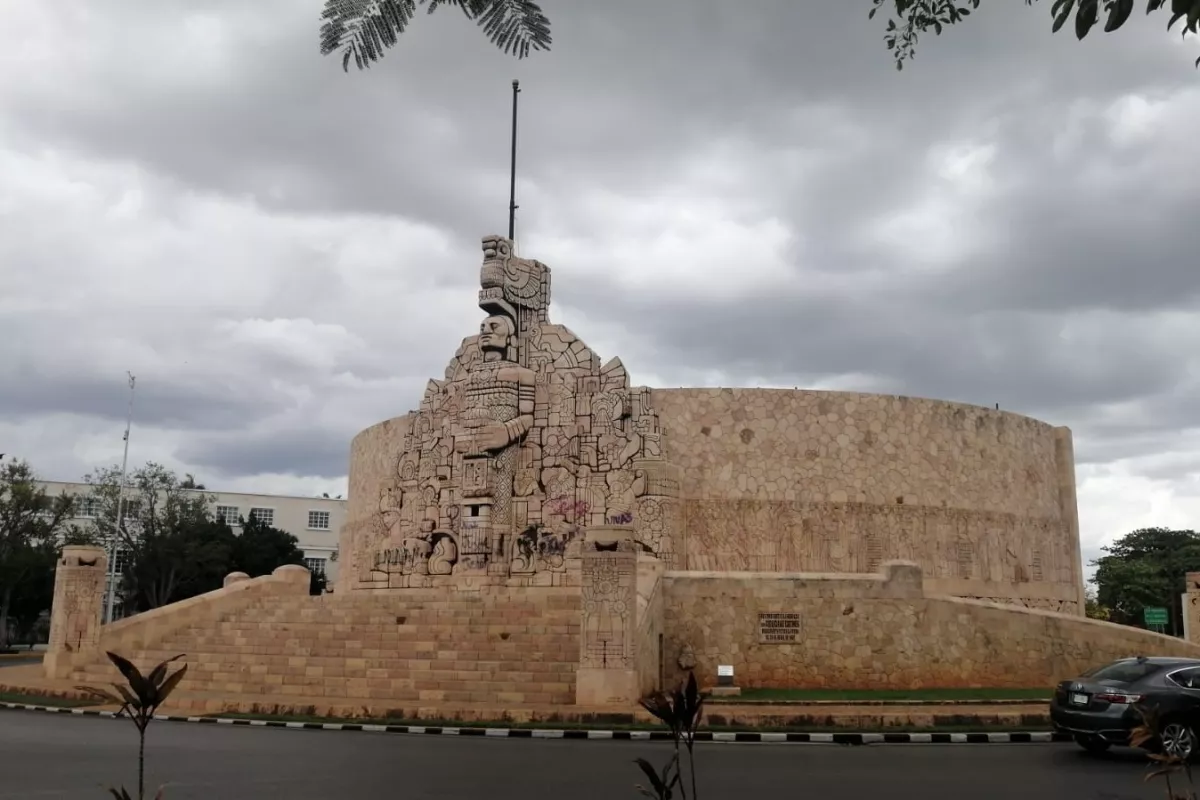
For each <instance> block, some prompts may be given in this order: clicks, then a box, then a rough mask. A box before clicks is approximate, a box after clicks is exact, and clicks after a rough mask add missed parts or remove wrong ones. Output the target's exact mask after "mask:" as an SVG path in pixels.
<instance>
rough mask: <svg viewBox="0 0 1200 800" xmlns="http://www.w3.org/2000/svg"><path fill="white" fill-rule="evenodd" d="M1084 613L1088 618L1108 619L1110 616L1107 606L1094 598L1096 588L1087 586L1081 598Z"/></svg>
mask: <svg viewBox="0 0 1200 800" xmlns="http://www.w3.org/2000/svg"><path fill="white" fill-rule="evenodd" d="M1083 604H1084V613H1085V614H1086V615H1087V617H1088V619H1101V620H1109V619H1111V618H1112V612H1111V611H1109V610H1108V608H1107V607H1105V606H1102V605H1100V601H1099V600H1097V599H1096V590H1095V589H1093V588H1091V587H1088V589H1087V592H1086V593H1085V596H1084V598H1083Z"/></svg>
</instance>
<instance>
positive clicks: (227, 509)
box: [217, 506, 238, 527]
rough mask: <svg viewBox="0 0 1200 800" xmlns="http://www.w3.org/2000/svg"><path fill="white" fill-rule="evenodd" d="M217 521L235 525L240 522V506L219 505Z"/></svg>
mask: <svg viewBox="0 0 1200 800" xmlns="http://www.w3.org/2000/svg"><path fill="white" fill-rule="evenodd" d="M217 521H218V522H224V523H225V524H226V525H229V526H231V527H232V526H234V525H237V524H238V507H237V506H217Z"/></svg>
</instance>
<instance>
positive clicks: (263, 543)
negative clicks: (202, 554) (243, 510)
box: [226, 515, 304, 578]
mask: <svg viewBox="0 0 1200 800" xmlns="http://www.w3.org/2000/svg"><path fill="white" fill-rule="evenodd" d="M241 522H242V532H241V535H239V536H238V537H237V538H236V539H235V540H234V545H233V557H232V559H231V562H230V565H229V566H230V569H229V572H244V573H246V574H247V575H249V576H250V577H251V578H257V577H259V576H260V575H270V574H271V573H272V572H274V571H275V570H276V569H277V568H279V567H282V566H283V565H284V564H299V565H300V566H304V551H303V550H301V549H300V546H299V541H298V540H297V539H296V537H295V536H293V535H292V534H290V533H288V532H287V531H285V530H282V529H280V528H276V527H273V526H271V525H268V524H267V523H265V522H263V521H262V520H260V519H259V518H258V517H255V516H253V515H251V517H250V518H249V519H245V518H243V519H242V521H241ZM226 574H228V573H226Z"/></svg>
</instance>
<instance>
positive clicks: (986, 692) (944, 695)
mask: <svg viewBox="0 0 1200 800" xmlns="http://www.w3.org/2000/svg"><path fill="white" fill-rule="evenodd" d="M1052 694H1053V691H1052V690H1050V689H1041V688H1038V689H914V690H911V691H905V690H894V691H893V690H884V691H873V690H870V689H743V690H742V693H741V695H740V696H738V697H728V698H714V702H722V701H724V702H728V703H738V702H746V701H750V702H791V703H803V702H812V701H814V700H824V701H839V700H842V701H846V700H852V701H860V702H861V701H871V700H893V701H894V700H927V701H936V700H949V701H962V700H975V701H982V700H1028V701H1030V702H1041V701H1045V702H1049V701H1050V696H1051V695H1052Z"/></svg>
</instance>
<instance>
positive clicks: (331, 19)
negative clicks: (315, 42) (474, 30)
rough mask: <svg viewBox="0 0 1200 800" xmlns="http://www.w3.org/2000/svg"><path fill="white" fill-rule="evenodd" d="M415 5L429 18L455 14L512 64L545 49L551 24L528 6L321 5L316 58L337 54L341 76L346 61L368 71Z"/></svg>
mask: <svg viewBox="0 0 1200 800" xmlns="http://www.w3.org/2000/svg"><path fill="white" fill-rule="evenodd" d="M418 5H420V6H424V7H425V8H426V10H427V11H428V12H429V13H430V14H432V13H433V12H435V11H437V10H438V9H439V8H442V7H444V6H452V7H456V8H458V9H459V10H460V11H462V12H463V14H465V15H466V17H467V18H468V19H471V20H474V21H475V22H476V23H477V24H478V25H479V27H481V28H483V32H484V35H486V36H487V37H488V39H490V40H491V42H492V43H493V44H494V45H496V46H497V47H499V48H500V49H501V50H503V51H504V52H505V53H511V54H513V55H515V56H516V57H517V58H525V57H526V56H527V55H529V51H530V50H549V49H550V20H549V19H547V18H546V15H545V14H543V13H542V9H541V8H540V7H539V6H538V4H537V3H535V2H533V0H325V9H324V10H323V11H322V12H321V19H322V20H323V22H322V25H321V55H329V54H330V53H333V52H336V51H341V53H342V69H344V70H349V69H350V62H351V61H354V64H355V65H356V66H357V67H358V68H359V69H366V68H367V67H370V66H371V64H373V63H374V62H376V61H378V60H379V59H380V58H382V57H383V51H384V50H385V49H386V48H389V47H392V46H393V45H395V44H396V42H397V41H398V39H399V36H400V34H402V33H404V31H406V30H408V26H409V23H411V22H412V20H413V17H414V16H415V15H416V13H417V6H418Z"/></svg>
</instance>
